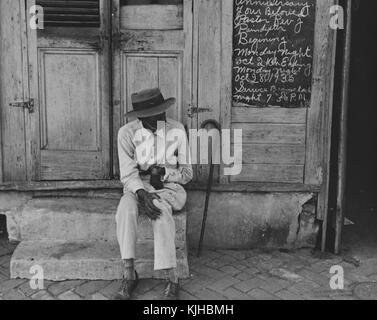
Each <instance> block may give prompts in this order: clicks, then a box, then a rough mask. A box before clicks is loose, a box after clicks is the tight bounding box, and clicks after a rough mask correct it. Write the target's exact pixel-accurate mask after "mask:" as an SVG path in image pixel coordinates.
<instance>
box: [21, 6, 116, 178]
mask: <svg viewBox="0 0 377 320" xmlns="http://www.w3.org/2000/svg"><path fill="white" fill-rule="evenodd" d="M35 2H37V4H38V5H40V6H43V8H44V20H45V23H44V29H43V30H32V29H31V28H30V26H28V47H29V48H28V52H29V64H30V65H29V75H30V97H31V98H33V99H34V102H35V112H34V113H31V114H30V117H29V121H28V128H27V129H28V134H29V136H30V137H31V139H30V141H31V145H30V146H29V147H30V150H31V152H30V155H29V170H30V171H31V176H32V180H98V179H108V178H110V129H109V115H110V98H109V97H110V86H109V82H110V81H109V80H110V77H109V70H110V69H111V67H110V64H109V61H110V60H109V56H110V55H109V52H110V50H109V48H110V44H109V32H110V19H109V17H110V11H109V1H107V0H94V1H88V0H86V1H72V0H70V1H54V0H51V1H47V0H37V1H35V0H28V2H27V3H28V5H27V8H26V10H29V9H30V7H31V6H32V5H34V4H35ZM28 25H29V24H28Z"/></svg>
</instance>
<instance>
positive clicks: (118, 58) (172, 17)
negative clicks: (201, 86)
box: [112, 0, 195, 174]
mask: <svg viewBox="0 0 377 320" xmlns="http://www.w3.org/2000/svg"><path fill="white" fill-rule="evenodd" d="M112 10H113V74H114V78H113V79H114V81H113V96H114V119H113V123H114V133H113V135H114V137H117V133H118V130H119V129H120V127H122V126H123V125H124V124H125V122H126V119H125V118H124V114H125V113H126V112H127V111H130V110H132V105H131V100H130V96H131V94H132V93H134V92H137V91H140V90H143V89H147V88H155V87H159V88H160V89H161V91H162V93H163V95H164V96H165V98H169V97H175V98H176V99H177V104H176V105H175V106H174V107H173V108H172V109H171V110H170V111H169V112H168V116H169V117H170V118H173V119H175V120H178V121H181V122H183V123H184V124H185V125H186V126H187V127H189V128H190V127H192V126H195V121H193V120H192V117H190V115H189V114H188V113H189V109H190V108H191V103H192V0H141V1H140V0H139V1H136V0H113V8H112ZM114 150H115V152H114V154H115V155H116V154H117V152H116V150H117V143H116V139H114ZM114 171H115V173H116V174H118V173H119V168H118V160H117V156H114Z"/></svg>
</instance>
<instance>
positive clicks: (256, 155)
mask: <svg viewBox="0 0 377 320" xmlns="http://www.w3.org/2000/svg"><path fill="white" fill-rule="evenodd" d="M334 2H335V0H318V1H317V13H316V27H315V56H314V74H313V81H312V85H313V93H312V100H311V105H310V108H301V109H283V108H245V107H238V106H234V105H233V101H232V54H233V48H232V43H233V34H232V32H233V0H222V1H218V0H195V1H193V10H192V12H193V17H192V19H193V24H192V28H193V32H192V37H193V44H192V50H193V53H192V65H193V73H192V104H191V105H187V104H186V105H184V108H189V107H192V106H193V107H198V108H201V109H202V110H203V112H199V113H198V115H197V116H195V117H194V118H192V119H189V120H187V121H192V122H194V123H191V124H190V127H193V128H195V127H200V126H201V124H202V123H203V122H204V121H205V120H207V119H215V120H217V121H219V122H220V123H221V125H222V127H223V128H234V129H243V131H244V137H243V138H244V148H243V152H244V164H243V171H242V174H241V175H240V176H235V177H231V178H229V177H226V176H224V175H222V174H221V172H222V171H220V180H221V182H222V183H223V184H228V185H229V184H231V185H235V184H238V183H248V184H259V185H263V186H264V190H267V191H268V190H271V191H276V190H277V189H279V188H277V187H276V186H277V184H278V185H280V186H282V185H286V184H288V186H286V187H284V188H285V189H284V190H287V191H289V190H290V188H291V190H294V191H297V190H301V189H302V190H307V189H308V186H315V187H317V188H318V190H320V191H321V192H320V195H321V196H320V203H319V205H320V207H322V209H323V208H324V207H325V206H326V198H327V196H326V195H327V187H328V163H329V153H330V129H331V127H330V126H331V121H330V120H331V116H332V115H331V102H332V86H333V84H332V75H333V66H334V58H335V54H334V52H335V32H334V31H333V30H331V29H330V28H329V25H328V23H329V18H330V6H331V5H332V4H333V3H334ZM23 4H24V1H22V0H1V2H0V15H1V19H0V23H1V29H0V38H1V42H0V45H1V51H0V55H1V59H0V68H1V71H0V74H1V82H0V89H1V92H0V94H1V96H0V103H1V105H0V107H1V125H2V127H1V135H2V137H1V141H2V148H1V151H2V153H1V154H2V157H0V161H1V162H2V163H1V168H2V170H0V180H2V181H5V182H6V181H25V180H27V179H28V177H27V172H28V170H27V164H26V163H27V160H26V159H27V152H29V151H28V150H30V146H29V144H30V139H29V137H27V135H26V134H25V122H26V123H27V119H25V117H26V116H27V113H25V111H24V110H22V109H18V108H17V109H15V108H11V107H9V106H8V104H9V103H10V102H11V101H17V100H23V99H24V98H28V96H29V95H28V89H27V88H28V85H27V81H28V80H27V79H28V75H27V58H26V56H25V53H26V52H27V51H26V35H25V33H24V30H26V27H25V25H24V24H25V23H26V19H25V16H24V14H25V8H24V7H23ZM184 23H186V24H187V21H186V22H184ZM10 35H12V36H10ZM190 36H191V34H190ZM158 49H159V48H158ZM183 71H184V70H183ZM185 85H187V83H185ZM186 111H188V110H183V112H184V114H185V116H184V118H186ZM185 121H186V120H185ZM115 127H116V126H115ZM114 158H115V159H116V155H114ZM206 170H207V169H206V168H205V167H203V168H201V171H199V177H205V173H206ZM204 180H205V179H204ZM289 185H290V186H292V187H290V186H289ZM280 189H281V188H280ZM251 190H252V188H251ZM323 211H324V210H322V212H323Z"/></svg>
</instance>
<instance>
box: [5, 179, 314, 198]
mask: <svg viewBox="0 0 377 320" xmlns="http://www.w3.org/2000/svg"><path fill="white" fill-rule="evenodd" d="M206 188H207V186H206V185H205V184H200V183H190V184H189V185H187V186H185V189H186V190H187V191H206ZM122 190H123V186H122V184H121V183H120V182H119V181H108V180H103V181H101V180H96V181H69V182H68V181H58V182H53V181H46V182H20V183H5V184H0V191H1V192H4V191H7V192H9V191H18V192H33V193H34V194H37V195H39V196H49V195H50V196H64V195H67V196H74V195H75V194H78V195H81V194H83V193H87V194H88V195H89V196H92V195H93V191H96V192H97V194H98V193H99V195H101V194H109V193H110V194H119V193H121V192H122ZM212 190H213V192H242V193H249V192H280V193H284V192H318V191H319V188H318V186H311V185H305V184H302V183H263V182H262V183H261V182H256V183H250V182H232V183H231V184H218V183H215V184H214V185H213V189H212Z"/></svg>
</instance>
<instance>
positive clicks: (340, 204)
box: [335, 0, 353, 254]
mask: <svg viewBox="0 0 377 320" xmlns="http://www.w3.org/2000/svg"><path fill="white" fill-rule="evenodd" d="M352 4H353V1H352V0H348V1H347V28H346V36H345V40H344V45H343V57H344V60H343V66H342V69H343V70H342V87H341V110H340V128H339V137H340V138H339V146H338V181H337V187H338V193H337V205H336V234H335V254H339V253H340V251H341V244H342V233H343V226H344V219H345V217H346V212H345V211H346V186H347V183H346V182H347V181H346V178H347V150H348V148H347V144H348V130H347V129H348V120H349V119H348V113H349V110H348V109H349V95H350V93H349V89H350V66H351V44H352V41H351V34H352Z"/></svg>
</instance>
